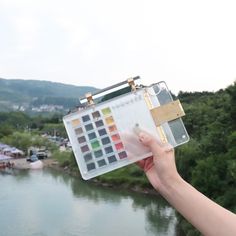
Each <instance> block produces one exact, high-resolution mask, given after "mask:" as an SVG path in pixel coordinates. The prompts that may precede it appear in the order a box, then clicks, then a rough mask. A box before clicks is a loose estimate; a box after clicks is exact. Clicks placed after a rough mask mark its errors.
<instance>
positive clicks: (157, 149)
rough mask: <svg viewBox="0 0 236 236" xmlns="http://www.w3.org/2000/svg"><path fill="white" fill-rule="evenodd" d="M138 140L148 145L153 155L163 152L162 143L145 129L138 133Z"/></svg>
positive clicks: (156, 155)
mask: <svg viewBox="0 0 236 236" xmlns="http://www.w3.org/2000/svg"><path fill="white" fill-rule="evenodd" d="M139 140H140V142H141V143H142V144H143V145H145V146H147V147H149V148H150V149H151V152H152V153H153V156H155V157H158V156H161V155H162V154H163V144H162V143H161V142H160V141H158V140H157V139H156V138H154V137H153V136H152V135H150V134H148V133H147V132H145V131H141V132H140V133H139Z"/></svg>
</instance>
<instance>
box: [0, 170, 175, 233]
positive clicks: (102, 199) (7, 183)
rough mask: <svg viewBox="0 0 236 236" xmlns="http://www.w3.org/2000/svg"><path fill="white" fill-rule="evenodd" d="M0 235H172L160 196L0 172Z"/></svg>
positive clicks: (40, 174)
mask: <svg viewBox="0 0 236 236" xmlns="http://www.w3.org/2000/svg"><path fill="white" fill-rule="evenodd" d="M0 186H1V190H0V235H1V236H29V235H30V236H31V235H32V236H80V235H81V236H107V235H108V236H126V235H127V236H130V235H135V236H139V235H140V236H152V235H168V236H174V235H176V230H175V228H176V227H175V226H176V217H175V213H174V210H173V209H172V208H171V207H170V206H169V205H168V204H167V203H166V202H165V201H164V200H163V199H162V198H160V197H157V196H149V195H145V194H139V193H133V192H129V191H124V190H114V189H108V188H104V187H100V186H95V185H94V184H90V183H88V182H85V181H81V180H78V179H76V178H74V177H71V176H69V175H67V174H64V173H61V172H58V171H55V170H51V169H44V170H40V171H38V170H37V171H16V170H15V171H10V172H0Z"/></svg>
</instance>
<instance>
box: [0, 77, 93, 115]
mask: <svg viewBox="0 0 236 236" xmlns="http://www.w3.org/2000/svg"><path fill="white" fill-rule="evenodd" d="M95 90H96V89H95V88H94V87H88V86H74V85H66V84H62V83H54V82H49V81H37V80H20V79H16V80H6V79H1V78H0V111H12V110H19V111H24V112H28V113H33V112H34V113H37V112H44V111H50V109H51V110H52V108H55V109H54V110H53V111H55V110H56V109H59V110H61V112H63V111H64V110H68V109H69V108H72V107H74V106H75V105H78V103H79V97H81V96H83V95H84V94H85V93H87V92H91V91H95ZM45 105H49V106H51V107H46V106H45ZM42 106H44V107H42ZM53 106H54V107H53Z"/></svg>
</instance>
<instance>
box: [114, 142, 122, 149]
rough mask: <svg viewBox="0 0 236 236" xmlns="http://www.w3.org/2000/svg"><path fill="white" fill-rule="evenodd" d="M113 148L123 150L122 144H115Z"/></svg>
mask: <svg viewBox="0 0 236 236" xmlns="http://www.w3.org/2000/svg"><path fill="white" fill-rule="evenodd" d="M115 146H116V150H120V149H124V145H123V143H117V144H115Z"/></svg>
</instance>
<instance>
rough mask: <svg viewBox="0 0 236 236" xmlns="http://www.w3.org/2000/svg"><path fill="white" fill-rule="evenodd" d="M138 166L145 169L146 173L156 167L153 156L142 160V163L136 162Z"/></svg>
mask: <svg viewBox="0 0 236 236" xmlns="http://www.w3.org/2000/svg"><path fill="white" fill-rule="evenodd" d="M136 164H137V165H138V166H139V167H140V168H141V169H143V171H144V172H147V171H148V170H150V169H151V168H152V167H153V166H154V163H153V157H152V156H150V157H147V158H145V159H143V160H140V161H138V162H136Z"/></svg>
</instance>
